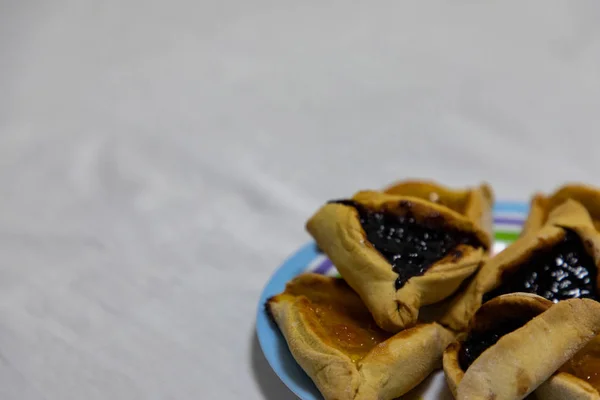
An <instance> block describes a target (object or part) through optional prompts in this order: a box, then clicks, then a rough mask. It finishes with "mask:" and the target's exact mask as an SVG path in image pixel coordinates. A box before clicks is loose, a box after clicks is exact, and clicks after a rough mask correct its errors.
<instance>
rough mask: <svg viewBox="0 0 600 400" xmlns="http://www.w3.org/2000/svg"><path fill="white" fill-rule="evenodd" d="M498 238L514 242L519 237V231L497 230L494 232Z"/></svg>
mask: <svg viewBox="0 0 600 400" xmlns="http://www.w3.org/2000/svg"><path fill="white" fill-rule="evenodd" d="M494 237H495V238H496V240H503V241H505V242H514V241H515V240H517V238H518V237H519V232H496V233H495V234H494Z"/></svg>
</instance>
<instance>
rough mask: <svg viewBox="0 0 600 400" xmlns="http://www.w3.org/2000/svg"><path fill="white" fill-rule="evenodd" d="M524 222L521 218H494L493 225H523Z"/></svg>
mask: <svg viewBox="0 0 600 400" xmlns="http://www.w3.org/2000/svg"><path fill="white" fill-rule="evenodd" d="M524 222H525V221H524V220H523V218H503V217H496V218H494V223H495V224H510V225H523V223H524Z"/></svg>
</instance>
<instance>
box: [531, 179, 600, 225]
mask: <svg viewBox="0 0 600 400" xmlns="http://www.w3.org/2000/svg"><path fill="white" fill-rule="evenodd" d="M567 200H575V201H577V202H578V203H579V204H581V205H582V206H583V207H585V209H586V210H587V212H588V213H589V215H590V217H591V219H592V221H593V224H594V226H595V228H596V229H597V230H600V189H599V188H596V187H593V186H589V185H584V184H580V183H570V184H566V185H564V186H562V187H560V188H558V189H557V190H556V191H555V192H554V193H552V194H551V195H548V196H547V195H545V194H543V193H536V194H535V195H534V196H533V197H532V199H531V202H530V207H529V214H528V216H527V219H526V221H525V223H524V225H523V230H522V231H521V236H524V235H528V234H530V233H535V232H536V231H537V230H539V229H540V228H541V227H542V226H544V224H545V223H546V222H547V220H548V217H549V216H550V213H551V212H552V211H553V210H554V209H556V208H557V207H558V206H560V205H561V204H563V203H564V202H565V201H567Z"/></svg>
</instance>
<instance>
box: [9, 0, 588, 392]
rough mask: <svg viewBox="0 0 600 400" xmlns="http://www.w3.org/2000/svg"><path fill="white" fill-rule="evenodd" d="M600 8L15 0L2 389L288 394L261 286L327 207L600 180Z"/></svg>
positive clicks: (520, 193)
mask: <svg viewBox="0 0 600 400" xmlns="http://www.w3.org/2000/svg"><path fill="white" fill-rule="evenodd" d="M599 18H600V4H599V3H598V2H595V1H592V0H586V1H561V0H550V1H548V0H546V1H534V2H518V1H504V2H495V3H494V4H491V3H486V4H479V3H477V4H476V3H473V2H461V1H459V2H445V1H437V0H436V1H433V2H424V1H417V0H409V1H364V2H362V1H361V2H348V1H338V0H331V1H310V0H309V1H289V0H280V1H270V0H256V1H239V0H222V1H205V0H199V1H190V0H176V1H170V2H168V1H158V0H150V1H141V0H122V1H118V0H109V1H87V0H86V1H81V0H56V1H41V0H39V1H28V0H22V1H16V0H15V1H11V0H8V1H7V0H5V1H3V2H1V4H0V187H1V190H0V254H1V256H0V398H2V399H3V400H4V399H18V400H23V399H47V400H63V399H87V400H95V399H112V400H120V399H124V400H131V399H161V400H162V399H178V400H180V399H240V398H241V399H260V398H269V399H285V398H292V395H291V393H290V392H289V391H287V389H285V387H283V385H282V384H281V383H279V382H278V380H277V378H276V377H275V376H274V375H273V373H272V372H271V371H270V369H269V367H268V365H267V364H266V362H265V360H264V358H263V357H262V354H261V353H260V350H258V348H257V346H256V340H255V337H254V333H253V332H254V319H255V312H256V308H257V300H258V296H259V293H260V290H261V289H262V287H263V285H264V284H265V282H266V281H267V279H268V277H269V276H270V275H271V273H272V272H273V271H274V270H275V268H276V267H277V266H278V265H279V264H280V263H281V261H282V260H283V259H284V258H285V257H286V256H287V255H288V254H290V253H291V252H293V251H294V250H295V249H296V248H297V247H299V246H300V245H302V244H303V243H304V242H306V241H307V240H308V239H309V238H308V235H307V234H306V233H305V232H304V227H303V224H304V221H305V219H306V218H307V217H308V216H309V215H310V214H311V213H312V212H313V211H314V210H315V209H316V208H317V207H318V206H319V205H320V204H321V203H322V202H323V201H325V200H328V199H330V198H337V197H341V196H345V195H349V194H352V192H353V191H355V190H356V189H359V188H378V187H380V186H382V185H384V184H387V183H389V182H391V181H393V180H395V179H398V178H402V177H419V176H421V177H431V178H435V179H437V180H439V181H441V182H445V183H447V184H450V185H466V184H473V183H477V182H478V181H479V180H488V181H489V182H491V183H492V184H493V185H494V187H495V189H496V194H497V197H498V198H503V199H527V198H528V196H529V194H530V193H531V192H532V191H533V190H551V189H552V188H553V187H554V186H555V185H557V184H559V183H561V182H562V181H565V180H578V181H585V182H590V183H595V184H600V178H598V171H599V170H600V159H599V158H598V157H597V153H598V149H599V148H600V147H599V145H600V135H598V117H599V109H600V74H598V66H599V65H600V35H599V32H600V25H598V23H597V21H598V20H599Z"/></svg>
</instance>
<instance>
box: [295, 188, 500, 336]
mask: <svg viewBox="0 0 600 400" xmlns="http://www.w3.org/2000/svg"><path fill="white" fill-rule="evenodd" d="M491 203H492V195H491V191H490V189H489V187H487V186H485V185H482V186H481V187H479V188H475V189H471V190H463V191H455V190H450V189H447V188H444V187H442V186H439V185H435V184H432V183H416V182H406V183H400V184H397V185H395V186H393V187H391V188H389V189H388V190H387V193H385V192H375V191H363V192H359V193H357V194H356V195H354V197H352V199H350V200H341V201H334V202H330V203H328V204H326V205H325V206H323V207H322V208H321V209H320V210H319V211H318V212H317V213H316V214H315V215H314V216H313V217H312V218H311V219H310V220H309V221H308V223H307V230H308V231H309V233H310V234H311V235H312V236H313V237H314V238H315V240H316V242H317V244H318V246H319V247H320V248H321V249H322V250H323V251H324V252H325V253H326V254H327V255H328V256H329V258H330V259H331V261H332V262H333V264H334V265H336V267H337V269H338V271H339V272H340V274H341V275H342V276H343V277H344V279H345V280H346V281H347V282H348V284H349V285H350V286H351V287H352V288H353V289H354V290H355V291H356V292H357V293H358V294H359V296H360V297H361V298H362V300H363V302H364V303H365V305H366V306H367V308H368V309H369V310H370V311H371V314H372V315H373V317H374V319H375V322H376V323H377V325H379V326H380V327H381V328H383V329H385V330H387V331H389V332H397V331H399V330H401V329H403V328H406V327H409V326H412V325H414V324H415V323H416V321H417V318H418V314H419V308H421V307H422V306H425V305H428V304H433V303H436V302H439V301H441V300H442V299H444V298H446V297H448V296H450V295H451V294H452V293H453V292H454V291H456V289H457V288H458V287H459V285H460V284H461V282H463V280H465V278H467V277H468V276H470V275H471V274H473V273H474V272H475V271H476V270H477V268H478V267H479V265H480V263H481V262H482V260H483V258H484V256H485V255H486V252H487V250H488V249H489V248H490V245H491V242H492V234H491V224H490V221H491Z"/></svg>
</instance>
